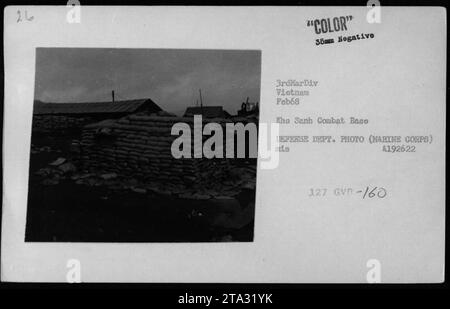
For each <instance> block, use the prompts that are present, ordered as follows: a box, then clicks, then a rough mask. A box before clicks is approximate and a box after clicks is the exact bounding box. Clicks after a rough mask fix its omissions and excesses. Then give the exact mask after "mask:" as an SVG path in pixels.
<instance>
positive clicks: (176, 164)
mask: <svg viewBox="0 0 450 309" xmlns="http://www.w3.org/2000/svg"><path fill="white" fill-rule="evenodd" d="M177 122H183V123H187V124H189V126H190V127H191V134H192V135H191V149H192V153H193V151H194V144H193V142H194V138H193V134H194V132H193V131H194V129H193V118H185V117H161V116H146V115H130V116H127V117H124V118H121V119H119V120H106V121H102V122H99V123H94V124H90V125H87V126H85V127H84V129H83V132H82V139H81V158H82V162H83V167H84V168H85V169H86V170H89V171H97V172H109V173H118V174H120V175H124V176H130V177H134V178H137V179H144V180H149V181H155V180H156V181H159V182H167V183H171V184H183V185H192V184H194V183H197V184H198V183H199V182H206V181H210V180H211V179H210V177H212V176H211V175H213V174H214V175H215V176H214V177H215V180H217V181H220V180H222V178H223V177H225V174H224V173H222V172H221V171H223V170H225V169H226V168H227V166H228V164H227V160H226V159H206V158H202V159H198V158H181V159H175V158H174V157H173V156H172V152H171V146H172V142H173V141H174V139H176V138H178V136H176V135H171V130H172V126H173V125H174V124H175V123H177ZM208 122H216V123H220V124H221V125H224V124H225V123H226V122H227V120H225V119H208V120H206V119H204V120H203V125H205V124H206V123H208ZM224 132H225V130H224ZM207 138H208V137H203V139H207ZM221 176H223V177H221Z"/></svg>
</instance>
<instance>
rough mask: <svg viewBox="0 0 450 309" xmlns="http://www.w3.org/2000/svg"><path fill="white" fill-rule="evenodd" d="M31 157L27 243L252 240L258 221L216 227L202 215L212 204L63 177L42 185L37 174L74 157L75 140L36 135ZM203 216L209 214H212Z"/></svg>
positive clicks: (33, 139)
mask: <svg viewBox="0 0 450 309" xmlns="http://www.w3.org/2000/svg"><path fill="white" fill-rule="evenodd" d="M32 144H33V145H34V148H36V147H37V148H39V147H45V146H47V147H50V148H49V149H46V151H39V152H36V151H35V152H34V153H32V154H31V155H30V182H29V195H28V211H27V228H26V236H25V240H26V241H34V242H51V241H55V242H212V241H252V240H253V221H252V222H251V223H250V224H247V225H246V226H245V227H243V228H241V229H239V230H235V229H234V230H231V229H224V228H216V227H212V226H211V225H210V224H208V220H205V219H207V218H205V217H204V216H203V217H198V216H195V215H193V214H198V213H202V212H203V210H204V209H206V208H207V207H208V206H211V205H210V204H209V203H208V202H207V201H193V200H185V199H179V198H174V197H167V196H164V197H162V196H155V195H149V194H141V193H135V192H132V191H130V190H112V189H109V188H108V187H104V186H87V185H80V184H76V183H75V182H74V181H73V180H71V179H70V178H69V179H63V180H60V181H59V182H58V183H57V184H54V185H44V184H42V177H41V176H38V175H36V174H35V173H36V171H38V170H39V169H41V168H43V167H46V166H48V164H49V163H50V162H52V161H54V160H56V159H57V158H59V157H69V156H70V155H69V154H68V145H70V138H67V136H65V137H60V138H57V137H49V136H33V137H32ZM203 213H208V212H207V211H205V212H203Z"/></svg>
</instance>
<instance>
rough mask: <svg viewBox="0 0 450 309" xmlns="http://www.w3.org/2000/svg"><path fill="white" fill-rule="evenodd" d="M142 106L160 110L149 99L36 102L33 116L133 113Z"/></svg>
mask: <svg viewBox="0 0 450 309" xmlns="http://www.w3.org/2000/svg"><path fill="white" fill-rule="evenodd" d="M144 104H149V105H151V107H152V108H153V109H155V110H156V111H159V110H161V108H160V107H159V106H158V105H157V104H156V103H155V102H153V101H152V100H150V99H139V100H126V101H115V102H114V103H113V102H92V103H89V102H83V103H43V102H40V101H36V102H35V104H34V111H33V114H35V115H48V114H96V113H133V112H135V111H136V110H137V109H138V108H140V107H141V106H143V105H144Z"/></svg>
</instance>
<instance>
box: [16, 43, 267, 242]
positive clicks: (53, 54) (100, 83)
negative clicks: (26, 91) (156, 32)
mask: <svg viewBox="0 0 450 309" xmlns="http://www.w3.org/2000/svg"><path fill="white" fill-rule="evenodd" d="M260 74H261V52H260V51H252V50H188V49H185V50H183V49H173V50H171V49H120V48H117V49H102V48H38V49H37V50H36V83H35V101H34V106H33V123H32V137H31V149H30V169H29V171H30V174H29V195H28V207H27V225H26V236H25V237H26V238H25V239H26V241H30V242H52V241H54V242H222V241H225V242H226V241H245V242H248V241H252V240H253V225H254V212H255V192H256V191H255V190H256V157H251V156H250V154H249V144H250V142H251V143H254V142H256V140H252V141H249V138H250V136H249V134H247V144H246V145H244V146H247V147H246V149H244V151H245V150H246V153H245V155H244V156H236V157H235V158H233V157H231V158H230V157H225V156H224V155H222V156H220V155H218V156H211V157H209V158H208V157H206V156H207V153H206V152H205V153H203V154H202V157H199V158H197V157H194V156H193V154H192V156H190V154H189V153H185V154H186V155H185V156H183V157H181V158H175V157H174V156H173V154H172V152H171V147H172V144H173V142H174V140H175V139H176V137H177V135H172V134H171V130H172V127H173V126H174V124H176V123H186V124H188V125H189V126H190V128H192V131H191V134H190V135H189V136H188V135H186V136H188V138H191V137H192V143H191V142H189V141H187V140H185V141H184V143H185V144H187V145H180V147H181V148H183V147H185V148H186V147H191V144H194V134H196V133H200V134H202V136H201V138H202V141H201V142H202V143H203V142H205V143H206V142H207V140H208V138H210V137H211V136H210V135H209V136H208V135H203V132H194V130H195V129H194V117H197V118H196V119H200V121H201V123H200V126H202V124H203V126H205V125H206V124H207V123H217V124H219V125H220V127H223V128H224V130H223V133H225V132H226V130H225V125H226V124H227V123H228V124H235V123H239V124H244V125H247V124H253V125H254V128H256V124H257V123H258V117H259V96H260ZM200 131H203V129H202V127H200ZM210 133H211V132H210ZM244 133H245V132H244ZM214 134H219V133H217V132H215V133H214V132H213V135H214ZM220 134H221V136H223V138H222V140H220V142H222V141H223V142H224V143H225V142H227V141H229V140H230V137H229V136H228V137H227V139H225V136H224V134H222V133H220ZM234 135H235V136H231V139H234V137H236V140H235V141H234V144H235V145H233V146H236V151H235V153H236V154H237V151H238V149H237V147H239V146H240V144H239V143H238V139H239V138H241V136H239V135H238V132H236V131H235V132H234ZM244 137H245V136H244ZM183 138H186V137H185V136H184V137H183ZM195 138H197V137H195ZM212 138H214V137H212ZM203 146H204V147H203V148H205V147H206V144H205V145H203ZM212 147H213V148H214V147H217V150H219V147H220V149H224V150H225V146H223V145H219V143H217V145H212ZM194 148H195V147H194V146H193V147H192V151H191V152H194ZM201 150H202V147H200V151H201ZM205 150H206V149H205ZM188 152H189V151H188Z"/></svg>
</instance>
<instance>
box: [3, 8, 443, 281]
mask: <svg viewBox="0 0 450 309" xmlns="http://www.w3.org/2000/svg"><path fill="white" fill-rule="evenodd" d="M17 9H19V8H18V7H8V8H6V10H5V27H4V29H5V30H4V31H5V33H4V39H5V51H4V55H5V109H4V115H5V120H4V147H3V149H4V154H3V155H4V156H3V158H4V162H3V164H4V165H3V167H4V178H3V179H4V184H3V185H4V191H3V192H4V200H3V225H2V251H1V252H2V260H1V267H2V280H8V281H51V282H55V281H65V280H66V273H67V270H68V269H67V267H66V262H67V260H68V259H72V258H75V259H78V260H80V262H81V271H82V273H81V274H82V281H91V282H92V281H94V282H118V281H121V282H123V281H132V282H365V281H366V273H367V271H368V270H369V269H368V268H367V267H366V262H367V261H368V260H369V259H378V260H379V261H380V262H381V267H382V268H381V276H382V282H440V281H442V280H443V269H444V240H445V239H444V223H445V222H444V216H445V205H444V199H445V195H444V194H445V193H444V188H445V182H444V179H445V178H444V172H445V157H444V155H445V68H446V32H445V31H446V24H445V23H446V21H445V10H444V9H441V8H420V9H419V8H385V7H382V10H381V13H382V20H381V23H380V24H369V23H367V22H366V13H367V11H368V9H367V8H364V7H362V8H331V7H328V8H314V7H298V8H294V7H286V8H276V7H270V8H269V7H267V8H264V7H261V8H245V7H239V8H224V7H215V8H206V7H203V8H195V7H191V8H183V7H179V8H166V7H148V8H144V7H134V8H132V7H129V8H127V7H120V8H118V7H102V8H97V7H89V8H88V7H82V8H81V14H82V15H81V23H80V24H69V23H67V22H66V13H67V11H68V9H67V8H65V7H59V8H55V7H27V8H24V7H21V8H20V9H21V10H22V11H23V10H25V9H26V10H27V11H28V14H29V16H30V15H33V16H34V20H33V21H32V22H21V23H17V22H16V21H17ZM341 15H353V16H354V19H353V21H351V22H349V24H348V25H349V30H348V31H347V32H346V33H345V34H349V35H350V34H358V33H361V32H365V33H374V34H375V38H374V39H371V40H365V41H355V42H352V43H349V44H334V45H329V46H319V47H317V46H315V45H314V42H315V39H316V38H317V36H316V35H315V34H314V32H313V29H312V28H308V27H306V21H307V20H308V19H315V18H324V17H334V16H341ZM333 36H335V35H333ZM36 47H127V48H195V49H201V48H206V49H258V50H261V51H262V78H261V81H262V84H261V114H260V116H261V121H263V122H271V121H274V119H275V117H276V116H280V115H284V116H287V115H290V116H295V115H296V116H299V117H307V116H311V117H313V118H315V117H317V116H323V117H328V116H335V117H341V116H343V117H349V116H356V117H365V118H368V119H369V120H370V124H369V125H367V126H364V127H351V126H343V127H336V126H325V127H320V126H317V125H312V126H301V127H294V126H290V127H282V129H281V134H296V135H312V134H314V135H321V134H323V135H327V134H333V135H336V136H339V135H340V134H345V135H352V134H358V135H365V136H368V134H379V135H416V134H417V135H428V134H432V135H433V137H434V142H433V144H431V145H426V146H421V145H418V152H417V153H414V154H391V153H383V152H381V148H380V145H366V144H365V145H355V144H339V143H336V144H334V145H314V144H298V145H294V146H293V147H292V149H291V152H289V153H287V154H281V157H280V165H279V167H278V168H277V169H275V170H259V171H258V175H257V200H256V219H255V240H254V242H253V243H183V244H181V243H178V244H164V243H161V244H158V243H149V244H112V243H108V244H106V243H25V242H24V234H25V218H26V207H27V184H28V162H29V150H30V133H31V119H32V104H33V94H34V73H35V48H36ZM292 78H293V79H298V80H301V79H304V78H308V79H314V80H318V81H319V86H318V87H317V88H315V89H312V90H311V96H310V97H308V98H305V100H304V102H303V103H302V104H301V105H300V106H296V107H289V106H288V107H281V108H280V107H279V106H276V105H275V102H276V92H275V84H276V83H275V81H276V80H277V79H292ZM366 185H371V186H383V187H385V188H386V189H387V190H388V197H387V198H386V199H383V200H382V201H380V200H370V201H362V200H361V199H360V198H357V197H355V196H354V197H345V198H343V197H335V196H333V195H329V196H328V197H326V198H322V199H319V198H318V199H311V198H309V197H308V189H309V188H311V187H327V188H329V189H334V188H336V187H352V188H360V187H365V186H366ZM329 193H331V192H329ZM61 207H64V205H61Z"/></svg>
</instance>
